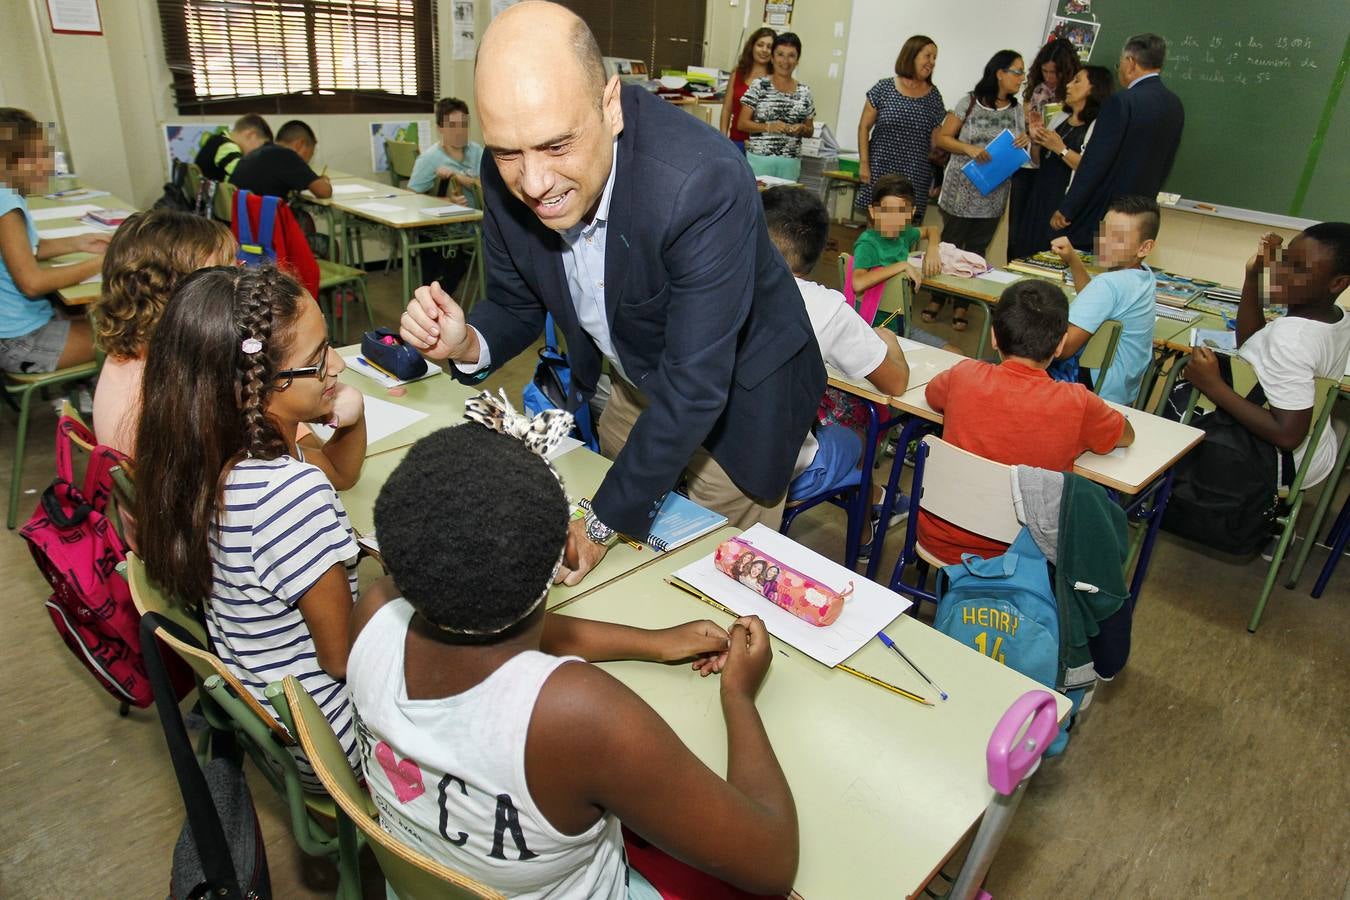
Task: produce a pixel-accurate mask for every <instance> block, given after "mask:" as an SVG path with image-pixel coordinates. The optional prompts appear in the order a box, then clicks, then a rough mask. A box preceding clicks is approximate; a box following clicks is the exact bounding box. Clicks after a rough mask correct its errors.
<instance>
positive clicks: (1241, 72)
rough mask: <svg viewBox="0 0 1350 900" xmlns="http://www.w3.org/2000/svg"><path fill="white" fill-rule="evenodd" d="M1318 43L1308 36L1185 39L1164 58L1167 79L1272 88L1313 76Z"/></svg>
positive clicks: (1209, 36)
mask: <svg viewBox="0 0 1350 900" xmlns="http://www.w3.org/2000/svg"><path fill="white" fill-rule="evenodd" d="M1317 44H1318V42H1317V41H1314V39H1313V38H1311V37H1309V36H1307V35H1287V34H1282V35H1276V36H1275V37H1257V36H1255V35H1229V36H1225V35H1218V34H1215V35H1198V34H1187V35H1184V36H1183V37H1182V38H1181V40H1180V41H1179V42H1177V44H1176V45H1175V46H1176V48H1177V50H1176V52H1173V53H1169V54H1168V55H1167V65H1168V73H1167V74H1168V77H1169V78H1173V79H1177V80H1180V81H1202V82H1210V83H1214V84H1239V85H1265V84H1271V85H1274V84H1275V83H1276V82H1279V81H1285V80H1287V79H1288V78H1292V77H1295V75H1296V74H1304V75H1312V74H1313V73H1312V71H1310V70H1319V69H1320V68H1321V66H1320V65H1319V64H1318V62H1317V59H1316V58H1315V57H1314V56H1313V55H1312V52H1313V51H1314V50H1315V49H1321V48H1320V47H1318V46H1317Z"/></svg>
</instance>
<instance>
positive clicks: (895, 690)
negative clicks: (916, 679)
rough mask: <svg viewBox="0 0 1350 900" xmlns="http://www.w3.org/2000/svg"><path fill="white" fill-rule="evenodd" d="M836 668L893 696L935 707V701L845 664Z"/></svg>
mask: <svg viewBox="0 0 1350 900" xmlns="http://www.w3.org/2000/svg"><path fill="white" fill-rule="evenodd" d="M835 668H836V669H839V670H840V671H841V672H847V673H848V674H850V675H853V676H855V677H857V678H861V679H862V680H863V681H866V682H867V683H868V684H875V685H876V686H877V687H879V688H885V689H886V690H888V691H890V692H891V693H892V694H899V695H900V696H901V697H904V698H905V699H906V700H913V701H914V702H915V703H919V704H922V705H923V706H932V705H933V701H931V700H928V699H926V698H924V697H920V696H919V695H918V694H913V693H910V692H909V691H907V690H905V689H904V688H902V687H896V686H895V685H893V684H891V683H890V682H889V681H882V680H881V679H880V678H876V677H874V676H872V675H868V674H867V673H866V672H860V671H859V670H857V669H855V668H853V667H852V666H846V665H844V664H843V663H840V664H839V665H837V666H835Z"/></svg>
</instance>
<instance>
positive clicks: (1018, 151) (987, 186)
mask: <svg viewBox="0 0 1350 900" xmlns="http://www.w3.org/2000/svg"><path fill="white" fill-rule="evenodd" d="M984 149H985V150H987V151H989V162H983V163H980V162H976V161H975V160H973V159H972V160H971V161H970V162H968V163H966V164H965V165H964V166H962V167H961V174H962V175H965V176H966V177H967V178H969V179H970V183H971V184H973V185H975V187H977V188H979V189H980V193H981V194H984V195H985V196H988V195H989V194H991V193H992V192H993V191H994V189H995V188H997V187H998V186H999V185H1000V184H1002V183H1003V182H1005V181H1007V180H1008V179H1009V178H1011V177H1012V173H1014V172H1016V171H1017V170H1018V169H1020V168H1022V166H1023V165H1025V164H1026V163H1028V162H1030V161H1031V154H1030V153H1027V151H1025V150H1023V149H1022V148H1021V147H1014V146H1013V133H1012V132H1011V131H1009V130H1008V129H1006V128H1005V129H1003V131H1002V132H1000V133H999V136H998V137H996V138H994V139H993V140H992V141H990V142H989V144H988V145H987V146H986V147H985V148H984Z"/></svg>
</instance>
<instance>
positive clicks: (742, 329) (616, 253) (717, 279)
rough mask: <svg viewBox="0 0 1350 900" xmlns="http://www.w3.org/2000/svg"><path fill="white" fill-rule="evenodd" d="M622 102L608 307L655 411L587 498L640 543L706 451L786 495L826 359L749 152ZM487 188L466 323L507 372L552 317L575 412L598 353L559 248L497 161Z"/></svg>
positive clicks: (754, 483)
mask: <svg viewBox="0 0 1350 900" xmlns="http://www.w3.org/2000/svg"><path fill="white" fill-rule="evenodd" d="M621 98H622V104H623V118H624V127H623V133H622V134H621V135H620V136H619V140H618V143H617V149H616V152H617V154H618V168H617V171H616V173H615V177H614V188H613V191H612V193H611V194H610V206H609V219H608V223H607V225H606V238H605V304H606V306H607V308H608V312H609V324H610V331H611V334H612V336H613V341H614V350H615V352H616V353H617V355H618V357H619V360H620V362H621V363H622V364H623V368H624V371H625V372H626V373H627V374H628V376H629V377H630V378H631V379H632V380H633V382H634V383H635V384H636V385H637V387H638V388H639V389H641V391H642V393H643V394H644V395H645V396H646V398H647V400H648V401H649V405H648V407H647V409H646V410H645V411H644V412H643V413H642V415H641V416H640V417H639V419H638V421H637V424H636V425H635V426H634V428H633V431H632V434H631V435H630V436H629V438H628V443H627V444H626V446H625V447H624V448H623V450H622V451H621V452H620V453H619V455H618V457H617V459H615V461H614V466H613V468H612V469H611V470H610V472H609V474H608V475H607V476H606V478H605V481H604V483H603V484H602V485H601V486H600V489H599V491H597V492H596V495H595V497H594V499H593V503H594V508H595V512H596V515H597V516H598V517H599V518H600V520H601V521H603V522H604V523H606V524H607V525H609V526H610V527H612V528H617V529H618V530H619V531H622V532H624V533H625V534H629V535H632V536H634V537H639V538H640V537H645V536H646V534H647V532H648V531H649V529H650V527H651V520H652V518H653V517H654V516H655V515H656V510H657V509H658V508H659V506H660V504H661V502H662V500H663V499H664V498H665V495H666V493H667V492H668V491H670V490H671V489H672V488H673V487H675V485H676V483H677V482H678V481H679V479H680V476H681V473H682V472H683V470H684V468H685V466H686V465H688V463H689V461H690V459H691V458H692V457H693V455H694V451H695V450H696V449H697V448H698V447H699V446H700V445H702V446H703V447H705V448H707V450H708V451H709V452H710V453H711V454H712V456H713V458H714V459H716V460H717V461H718V462H719V463H720V464H721V465H722V467H723V468H724V469H725V470H726V471H727V474H728V475H730V476H731V478H732V480H733V481H735V483H736V485H737V486H738V487H739V488H740V489H741V490H742V491H744V492H745V493H746V494H749V495H750V496H752V497H757V498H761V499H765V500H776V499H777V498H778V497H780V496H782V494H783V492H784V491H785V490H786V489H787V486H788V482H789V480H790V479H791V477H792V467H793V463H794V461H795V460H796V457H797V453H798V451H799V450H800V449H801V445H802V441H803V439H804V438H805V436H806V433H807V431H808V430H809V429H810V427H811V423H812V421H813V420H814V417H815V413H816V408H817V406H818V405H819V403H820V398H821V395H822V393H823V392H824V390H825V367H824V364H823V363H822V362H821V356H820V349H819V347H818V346H817V345H816V340H815V336H814V334H813V333H812V331H811V323H810V321H809V320H808V319H807V316H806V308H805V305H804V304H803V303H802V298H801V294H800V293H799V292H798V290H797V285H796V283H795V282H794V281H793V278H792V275H791V273H790V272H789V271H788V269H787V266H786V264H785V263H784V262H783V258H782V256H781V255H779V253H778V251H777V250H776V249H775V248H774V246H773V244H772V243H770V241H769V235H768V230H767V228H766V227H765V224H764V208H763V205H762V203H761V202H760V198H759V191H758V190H757V188H756V185H755V179H754V176H753V174H752V173H751V172H750V168H749V166H748V165H747V164H746V162H745V159H744V157H743V156H742V155H741V153H740V152H739V151H738V150H737V149H736V147H735V146H734V145H733V144H732V143H731V142H730V141H728V140H727V139H726V138H725V137H723V136H722V135H720V134H718V133H717V132H716V131H714V130H712V129H711V128H709V127H708V126H707V125H705V124H704V123H702V122H700V121H699V120H697V119H695V118H694V117H693V116H691V115H689V114H688V113H685V112H682V111H680V110H678V109H675V108H674V107H671V106H670V105H668V104H667V103H666V102H665V101H663V100H659V99H657V98H656V97H654V96H652V95H651V94H649V93H647V92H646V91H645V90H643V89H641V88H638V87H633V86H626V87H624V88H623V89H622V94H621ZM482 182H483V194H484V198H485V204H484V205H485V206H486V212H485V216H484V220H483V237H484V245H485V248H486V258H487V298H486V299H485V300H484V301H482V302H480V303H478V304H477V305H475V306H474V307H473V309H472V311H471V312H470V314H469V323H470V324H471V325H473V326H474V327H475V328H477V329H478V330H479V332H480V333H481V334H482V335H483V338H484V339H485V340H486V342H487V345H488V348H489V350H490V355H491V360H492V365H493V366H498V365H501V364H502V363H504V362H506V361H507V360H509V359H511V358H512V357H514V356H516V355H517V354H518V353H520V352H521V351H523V350H525V349H527V348H528V347H529V346H530V345H531V344H533V343H534V341H535V340H537V339H538V337H539V335H540V333H541V332H542V330H543V325H544V316H545V313H546V312H548V313H552V314H553V318H554V320H555V321H556V322H557V324H558V327H559V328H560V330H561V331H562V334H563V336H564V337H565V339H566V342H567V353H568V357H569V359H570V360H571V363H572V373H573V380H572V396H571V398H570V399H569V403H570V406H571V408H573V409H575V408H577V406H578V405H579V404H581V403H582V402H585V401H586V400H588V399H589V398H590V397H591V395H592V394H593V393H594V392H595V386H596V380H597V379H598V378H599V376H600V371H601V369H600V367H601V362H602V356H601V354H600V351H599V350H598V349H597V347H596V345H595V342H594V341H593V340H592V339H591V337H590V335H588V334H587V333H586V332H585V330H584V329H583V328H582V327H581V324H580V322H579V321H578V320H577V316H576V310H575V308H574V307H573V305H572V298H571V294H570V293H569V291H568V288H567V278H566V275H565V273H564V270H563V263H562V253H563V247H564V245H563V241H562V239H561V237H560V236H559V235H558V234H557V233H556V232H553V231H551V230H549V229H548V228H546V227H545V226H544V225H543V224H542V223H541V222H540V221H539V219H538V218H537V217H536V216H535V215H534V213H533V212H531V211H530V210H529V208H528V207H526V206H525V204H523V203H521V202H520V201H519V200H517V199H516V198H515V197H513V196H512V195H511V193H510V192H509V191H508V190H507V188H506V186H505V184H504V183H503V182H502V178H501V175H500V174H499V173H498V171H497V167H496V164H495V162H494V161H493V160H492V158H491V156H490V155H485V156H484V157H483V166H482ZM451 371H452V372H455V369H454V367H453V366H452V367H451ZM472 377H474V376H470V378H472ZM479 377H481V376H479Z"/></svg>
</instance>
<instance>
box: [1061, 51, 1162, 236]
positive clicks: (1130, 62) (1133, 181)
mask: <svg viewBox="0 0 1350 900" xmlns="http://www.w3.org/2000/svg"><path fill="white" fill-rule="evenodd" d="M1166 56H1167V42H1166V41H1165V40H1163V39H1162V37H1161V36H1159V35H1156V34H1137V35H1135V36H1134V37H1132V38H1130V39H1129V40H1128V41H1126V42H1125V48H1124V49H1123V50H1122V51H1121V54H1120V64H1119V66H1118V67H1117V72H1118V74H1119V76H1120V83H1121V84H1123V85H1124V86H1125V90H1123V91H1117V92H1116V93H1114V94H1112V95H1111V98H1110V99H1109V100H1107V101H1106V103H1105V104H1103V105H1102V111H1101V113H1100V114H1098V116H1097V123H1096V125H1095V126H1094V127H1093V130H1092V137H1091V138H1090V139H1089V140H1088V143H1087V146H1086V147H1084V148H1083V160H1082V162H1080V163H1079V164H1078V171H1077V172H1075V173H1074V176H1073V183H1072V184H1071V185H1070V186H1069V190H1068V192H1067V193H1065V195H1064V200H1063V201H1062V202H1061V203H1060V205H1059V209H1058V210H1057V211H1056V212H1055V214H1054V216H1053V217H1051V219H1050V227H1051V228H1053V229H1056V230H1057V231H1061V232H1062V231H1063V230H1064V229H1067V228H1068V227H1069V226H1070V225H1071V224H1073V223H1079V224H1086V225H1088V227H1090V228H1095V227H1096V224H1097V222H1099V221H1100V220H1101V218H1102V215H1103V214H1104V213H1105V212H1106V206H1107V204H1108V203H1110V202H1111V201H1112V200H1115V199H1117V198H1119V197H1124V196H1127V195H1138V196H1141V197H1148V198H1150V199H1152V198H1153V197H1155V196H1157V194H1158V191H1159V190H1161V189H1162V185H1163V182H1164V181H1166V180H1167V174H1168V173H1169V172H1171V171H1172V162H1173V161H1174V160H1175V159H1176V157H1177V148H1178V147H1179V146H1181V129H1182V127H1183V126H1184V125H1185V122H1186V111H1185V110H1184V109H1182V106H1181V99H1180V98H1179V97H1177V95H1176V94H1174V93H1172V92H1171V91H1169V90H1168V89H1167V88H1166V87H1164V86H1163V83H1162V77H1161V75H1160V73H1161V72H1162V67H1163V61H1164V59H1165V58H1166ZM1075 231H1078V229H1075ZM1079 239H1080V241H1082V240H1084V236H1083V235H1082V234H1080V235H1079Z"/></svg>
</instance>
